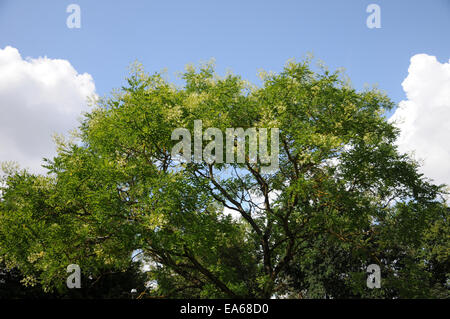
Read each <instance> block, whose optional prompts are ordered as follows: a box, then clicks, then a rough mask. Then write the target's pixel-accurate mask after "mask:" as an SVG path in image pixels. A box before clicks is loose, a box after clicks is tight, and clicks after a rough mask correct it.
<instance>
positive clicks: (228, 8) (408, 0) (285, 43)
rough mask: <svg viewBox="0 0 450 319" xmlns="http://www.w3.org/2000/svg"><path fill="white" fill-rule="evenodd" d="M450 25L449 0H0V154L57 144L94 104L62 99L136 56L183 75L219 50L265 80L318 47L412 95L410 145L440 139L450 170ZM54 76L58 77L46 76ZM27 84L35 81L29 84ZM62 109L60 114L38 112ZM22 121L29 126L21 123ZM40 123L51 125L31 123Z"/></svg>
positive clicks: (99, 83)
mask: <svg viewBox="0 0 450 319" xmlns="http://www.w3.org/2000/svg"><path fill="white" fill-rule="evenodd" d="M71 3H75V4H78V5H79V6H80V8H81V28H80V29H69V28H68V27H67V25H66V19H67V17H68V16H69V13H67V12H66V8H67V6H68V5H69V4H71ZM371 3H375V4H378V5H379V6H380V8H381V28H379V29H369V28H368V27H367V25H366V19H367V17H368V16H369V15H370V13H367V12H366V8H367V6H368V5H369V4H371ZM449 31H450V0H432V1H422V0H420V1H419V0H370V1H365V0H341V1H336V0H314V1H313V0H308V1H300V0H297V1H293V0H290V1H288V0H285V1H283V0H279V1H264V0H258V1H254V0H247V1H243V0H240V1H235V0H227V1H223V0H222V1H213V0H209V1H204V0H201V1H198V0H192V1H181V0H179V1H173V0H165V1H138V0H129V1H105V0H96V1H87V0H86V1H84V0H78V1H75V0H71V1H62V0H53V1H50V0H41V1H23V0H14V1H12V0H0V50H2V49H3V60H2V55H1V52H2V51H0V112H1V113H0V125H3V126H4V128H3V129H2V128H0V160H2V159H8V160H9V159H11V157H13V155H14V154H16V155H17V157H20V158H22V159H23V161H25V162H26V165H29V166H33V165H34V164H33V163H32V161H35V158H41V157H42V156H44V155H45V154H44V153H48V152H50V149H52V148H54V147H53V146H51V145H52V144H51V143H50V144H45V145H44V144H43V143H44V142H42V140H43V139H45V136H46V134H47V135H49V133H48V132H49V131H48V130H50V129H51V130H53V131H55V130H56V131H60V130H64V129H67V128H68V127H70V126H71V125H73V123H74V122H73V119H74V118H75V117H76V116H75V114H76V113H77V111H79V110H82V109H84V106H81V107H80V108H78V106H76V105H75V104H73V105H72V106H70V107H66V108H65V109H64V108H63V107H62V106H60V104H62V103H65V102H64V101H67V99H69V98H70V97H72V103H81V104H83V102H82V98H84V96H85V95H86V94H87V93H92V92H96V93H97V94H99V95H101V96H104V95H107V94H109V93H110V92H111V90H112V89H114V88H119V87H121V86H122V85H123V84H124V80H125V77H126V75H127V72H128V70H127V67H128V66H129V65H130V64H131V63H132V62H133V61H135V60H138V61H140V62H142V63H143V65H144V67H145V69H146V71H147V72H150V73H153V72H156V71H161V70H163V69H166V70H167V74H168V76H169V78H170V79H171V80H172V81H179V80H177V79H176V74H177V73H178V72H180V71H183V69H184V67H185V65H186V64H188V63H194V64H198V63H199V62H201V61H207V60H209V59H211V58H214V59H215V60H216V66H217V71H218V72H219V74H224V73H225V72H226V71H227V70H232V71H233V72H234V73H237V74H240V75H241V76H242V77H243V78H245V79H248V80H250V81H251V82H254V83H259V79H258V76H257V74H258V71H259V70H261V69H264V70H266V71H275V72H277V71H280V70H281V69H282V67H283V65H284V64H285V62H286V61H287V60H288V59H290V58H297V59H299V60H300V59H302V58H303V57H304V56H305V55H306V54H307V53H308V52H312V53H313V54H314V56H315V57H316V58H318V59H321V60H323V61H324V62H325V64H326V65H327V66H328V67H329V68H330V69H331V70H335V69H336V68H341V67H343V68H345V70H346V74H347V75H348V76H349V77H350V79H351V81H352V84H353V86H354V87H355V88H356V89H362V88H363V87H364V85H365V84H369V85H374V84H377V85H378V87H379V88H380V89H382V90H385V91H386V92H387V94H388V95H389V96H390V97H391V99H392V100H393V101H394V102H396V103H400V104H402V103H403V105H404V106H405V108H407V109H406V110H403V111H402V112H400V111H399V112H398V113H399V114H400V113H402V114H400V115H403V116H409V117H410V118H409V120H407V121H406V122H407V124H405V125H404V127H403V129H404V134H403V137H402V138H403V143H404V144H405V145H406V146H405V148H404V149H405V150H410V149H414V150H418V153H419V156H421V157H423V156H428V155H427V154H428V153H429V152H430V145H431V144H433V145H434V144H435V148H436V152H435V153H433V154H435V155H433V156H434V158H435V159H436V161H437V162H436V161H435V162H433V160H432V162H431V164H429V166H430V167H431V166H436V165H438V166H441V170H440V171H434V172H433V173H432V174H434V175H433V176H437V177H439V178H440V177H442V176H446V177H445V178H443V180H444V181H447V180H448V181H450V171H449V169H448V167H449V165H448V164H446V163H448V161H449V160H450V152H449V147H448V143H447V142H446V141H447V138H448V137H450V136H449V135H450V132H449V131H448V129H446V127H450V125H448V124H450V123H449V117H450V111H449V110H450V102H449V101H447V97H448V96H450V89H449V87H450V64H449V63H448V62H449V58H450V36H449ZM7 46H9V47H11V48H14V49H16V50H17V54H16V51H14V52H13V51H12V50H9V51H7V50H5V48H6V47H7ZM27 57H30V58H32V59H35V60H27V59H26V58H27ZM39 57H47V58H48V59H49V60H45V61H44V62H43V60H42V59H40V60H39V59H38V58H39ZM413 57H417V59H415V60H414V61H415V63H414V64H413V62H412V61H413V60H411V58H413ZM433 57H435V59H434V60H433ZM60 60H65V61H67V62H68V63H66V64H63V63H62V62H61V61H60ZM2 61H3V64H2ZM68 64H70V65H68ZM2 65H3V66H2ZM13 65H14V67H12V66H13ZM44 66H45V67H46V68H44ZM44 69H45V70H44ZM33 70H34V71H33ZM429 70H434V71H433V72H431V71H429ZM412 72H413V73H412ZM2 73H3V74H2ZM85 73H86V74H85ZM47 76H48V77H49V79H53V80H52V81H53V82H52V81H50V80H49V81H47V82H45V81H44V82H45V83H44V82H43V80H41V79H42V78H43V77H44V78H45V77H47ZM89 76H90V77H91V78H90V77H89ZM2 77H3V82H2ZM408 78H409V79H410V80H409V81H405V79H408ZM13 80H14V81H13ZM433 81H434V82H433ZM13 82H14V83H15V84H14V85H13V84H11V83H13ZM41 82H42V83H41ZM2 83H3V87H2ZM48 83H53V84H51V85H53V86H51V85H50V84H48ZM55 83H56V84H55ZM402 83H403V84H404V85H403V86H402ZM405 83H406V84H407V85H406V86H405ZM427 83H432V85H430V84H427ZM49 85H50V86H49ZM94 85H95V88H94ZM2 88H3V90H2ZM26 88H31V89H30V91H32V92H34V93H30V94H29V96H28V95H27V96H28V97H27V96H22V95H23V94H28V93H26V91H25V89H26ZM33 90H34V91H33ZM2 92H3V93H2ZM52 92H53V93H52ZM55 92H56V93H55ZM57 92H59V93H57ZM2 94H3V95H2ZM58 94H59V95H58ZM408 94H409V95H408ZM51 95H55V97H51V98H50V96H51ZM74 96H75V97H76V98H73V97H74ZM434 96H439V98H436V100H435V101H434V100H433V101H434V102H433V103H434V104H433V103H432V104H433V105H434V106H435V107H434V110H435V112H434V113H433V117H432V118H430V119H427V120H426V121H425V122H419V120H420V119H421V118H424V117H426V116H428V115H429V114H430V112H431V110H433V105H431V106H430V105H428V104H427V103H428V101H429V100H430V99H431V98H432V97H434ZM40 99H42V100H40ZM37 101H38V102H39V103H38V102H37ZM61 101H62V102H61ZM79 101H81V102H79ZM402 101H403V102H402ZM27 103H28V104H27ZM25 104H26V105H28V106H27V108H25V107H23V105H25ZM81 104H80V105H81ZM14 105H18V106H17V107H14ZM21 107H22V108H21ZM69 108H70V109H71V111H70V112H68V111H67V109H69ZM30 110H31V111H30ZM39 110H40V112H39ZM52 110H54V111H55V112H54V113H55V114H60V115H58V116H60V117H58V116H57V115H55V116H53V117H51V118H50V119H46V120H44V122H45V123H43V124H40V125H38V126H36V124H32V122H33V121H36V119H39V118H40V116H47V115H48V114H49V113H51V112H52ZM30 112H31V113H30ZM33 112H34V113H33ZM58 112H59V113H58ZM436 112H437V113H436ZM439 112H440V113H439ZM442 112H443V113H442ZM68 113H70V120H68V118H69V117H68V115H67V114H68ZM27 114H28V115H27ZM30 114H33V116H32V115H30ZM39 114H41V115H39ZM63 114H65V115H63ZM392 114H393V112H391V113H390V114H388V116H391V115H392ZM27 116H28V119H29V121H27V120H26V119H27V118H26V117H27ZM55 123H56V124H58V125H56V124H55ZM20 125H21V126H22V127H25V133H26V134H25V133H18V129H17V127H18V126H20ZM29 125H30V126H29ZM33 125H34V126H36V127H34V126H33ZM7 127H9V128H7ZM27 127H30V128H29V129H27ZM32 127H33V130H32ZM430 128H433V130H434V131H433V132H431V133H430V134H429V135H428V133H427V132H429V131H430ZM39 130H41V131H39ZM38 131H39V132H42V134H38V133H36V134H30V132H38ZM21 134H22V135H21ZM30 135H35V140H34V141H33V139H32V138H31V142H30ZM419 137H420V145H419V144H417V143H419V142H417V140H419ZM48 140H50V141H51V139H50V137H48ZM27 141H28V142H27ZM415 141H416V142H415ZM2 142H3V149H2V144H1V143H2ZM21 143H22V144H21ZM24 143H25V144H24ZM27 143H28V144H27ZM40 143H42V145H41V144H40ZM415 143H416V144H415ZM430 143H431V144H430ZM6 145H8V147H6ZM12 150H14V151H12ZM40 150H41V151H40ZM27 152H28V153H27ZM41 153H42V155H41ZM11 154H12V155H11ZM2 157H3V158H2ZM437 159H439V160H437ZM442 166H444V168H442ZM442 169H444V172H443V171H442Z"/></svg>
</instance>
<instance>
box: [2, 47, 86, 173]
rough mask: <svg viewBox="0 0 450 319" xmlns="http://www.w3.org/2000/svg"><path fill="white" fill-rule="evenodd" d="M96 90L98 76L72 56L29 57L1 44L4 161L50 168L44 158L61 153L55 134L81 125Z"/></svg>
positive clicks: (25, 166)
mask: <svg viewBox="0 0 450 319" xmlns="http://www.w3.org/2000/svg"><path fill="white" fill-rule="evenodd" d="M94 94H95V84H94V81H93V79H92V76H91V75H90V74H88V73H84V74H78V72H77V71H76V70H75V69H74V68H73V66H72V65H71V64H70V62H68V61H66V60H60V59H49V58H47V57H43V58H42V57H39V58H36V59H32V58H25V59H23V58H22V56H21V55H20V53H19V51H18V50H17V49H15V48H12V47H10V46H7V47H6V48H4V49H1V48H0V161H17V162H18V163H19V164H20V166H21V167H23V168H29V169H30V170H31V171H32V172H36V173H42V172H44V171H45V170H44V169H43V168H42V167H41V164H42V158H43V157H51V156H53V155H54V154H55V145H54V143H53V140H52V135H53V134H54V133H58V134H64V133H67V132H68V131H69V130H72V129H74V128H75V127H77V126H78V119H79V118H80V116H81V113H82V112H84V111H87V110H88V107H87V97H89V96H93V95H94Z"/></svg>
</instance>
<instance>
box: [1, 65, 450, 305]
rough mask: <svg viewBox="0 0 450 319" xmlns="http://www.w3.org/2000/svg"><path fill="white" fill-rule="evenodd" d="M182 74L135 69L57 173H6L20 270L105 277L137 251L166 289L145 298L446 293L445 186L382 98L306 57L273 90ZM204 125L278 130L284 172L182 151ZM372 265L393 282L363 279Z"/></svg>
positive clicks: (11, 258)
mask: <svg viewBox="0 0 450 319" xmlns="http://www.w3.org/2000/svg"><path fill="white" fill-rule="evenodd" d="M183 79H184V81H185V84H184V86H183V87H176V86H174V85H172V84H171V83H169V82H168V81H166V80H164V79H163V77H162V76H161V75H160V74H158V73H156V74H154V75H151V76H150V75H147V74H145V73H144V72H143V70H142V68H141V67H140V66H136V68H135V69H134V71H133V72H132V73H131V75H130V77H129V78H128V85H127V86H126V87H123V88H122V89H121V90H119V91H118V92H115V93H114V94H112V96H111V97H109V98H104V99H100V100H99V101H98V103H97V106H96V107H95V108H94V109H93V110H92V111H91V112H90V113H87V114H86V115H85V118H84V120H83V121H82V123H81V126H80V128H79V133H78V138H79V141H78V142H77V141H75V142H74V141H72V142H64V141H60V142H59V144H58V150H59V151H58V156H56V157H55V158H53V159H52V160H47V164H46V167H47V168H48V171H49V174H48V176H36V175H32V174H29V173H27V172H23V171H15V172H10V174H8V175H7V179H6V180H5V186H4V187H3V188H2V197H1V202H0V255H1V256H2V257H3V259H4V260H5V261H6V262H7V263H8V264H9V265H10V266H11V267H16V268H18V269H20V271H21V272H22V273H23V274H24V275H25V276H27V278H29V281H30V283H34V282H39V283H40V284H42V285H43V287H45V288H46V289H52V288H53V287H61V286H62V285H64V283H65V276H66V274H65V267H66V266H67V265H68V264H71V263H77V264H79V265H80V267H81V269H82V270H83V269H88V270H89V272H90V273H91V274H92V276H99V275H100V273H101V271H102V269H105V268H111V269H122V270H123V269H126V268H127V267H128V266H129V264H130V256H131V254H132V252H134V251H136V250H138V251H140V252H141V253H142V255H143V256H144V258H145V259H146V260H147V263H148V265H149V267H150V271H149V272H148V273H147V275H148V278H147V280H149V281H152V282H153V283H155V284H154V285H152V286H151V287H150V288H148V289H146V290H145V292H144V293H143V294H141V296H146V297H156V296H158V297H198V298H212V297H215V298H223V297H255V298H269V297H271V296H274V295H275V296H288V297H289V296H290V297H334V298H358V297H388V298H392V297H448V291H447V289H446V288H447V287H446V284H447V280H448V278H449V269H448V266H447V265H448V264H449V263H448V261H449V250H448V235H449V227H448V212H449V211H448V207H447V204H446V202H445V199H444V198H443V195H444V186H443V185H434V184H433V183H432V182H431V181H429V180H427V179H426V178H425V177H423V176H422V175H421V174H419V173H418V165H417V163H416V162H415V161H414V160H413V159H412V158H410V157H409V156H408V155H406V154H400V153H399V151H398V150H397V147H396V145H395V139H396V137H397V135H398V131H397V129H396V128H395V126H393V125H392V124H391V123H389V122H388V121H387V120H386V118H385V117H384V115H383V112H384V111H385V110H389V109H391V108H392V107H393V103H392V102H391V101H390V100H389V98H388V97H387V96H386V95H385V94H383V93H382V92H380V91H379V90H377V89H371V90H365V91H362V92H358V91H356V90H355V89H353V88H351V87H350V86H349V85H348V84H347V83H346V82H345V81H343V80H342V79H341V77H340V74H339V73H337V72H335V73H330V72H329V71H327V70H324V69H322V70H319V71H317V72H315V71H313V69H312V67H311V66H310V61H309V60H306V61H303V62H300V63H297V62H289V63H288V64H287V65H286V66H285V68H284V69H283V71H282V72H281V73H279V74H269V75H267V74H266V75H263V84H262V86H260V87H256V86H252V85H250V84H249V83H248V82H246V81H244V80H242V79H241V78H240V77H239V76H236V75H227V76H225V77H219V76H217V75H216V73H215V71H214V68H213V66H212V65H211V64H205V65H203V66H201V67H200V68H199V69H198V70H196V69H195V68H193V67H190V68H188V69H187V71H186V72H185V73H184V74H183ZM195 120H202V123H203V127H204V128H207V127H211V128H212V127H214V128H218V129H219V130H220V131H222V132H225V131H226V128H243V129H244V130H246V129H249V128H269V129H271V128H272V129H273V128H278V129H279V141H280V147H279V169H278V170H276V171H274V172H270V173H267V172H265V171H264V170H262V167H263V166H264V165H263V164H262V163H261V162H257V163H254V162H252V161H251V160H250V158H249V153H250V151H249V148H248V147H247V148H246V153H245V155H246V160H245V162H244V163H236V162H233V163H218V162H212V163H207V162H205V161H203V162H195V161H189V162H185V161H182V160H180V159H179V158H178V157H174V156H172V152H171V150H172V149H173V147H174V145H175V144H176V143H178V141H174V140H172V138H171V136H172V132H173V131H174V130H175V129H177V128H186V129H188V130H189V131H190V133H191V135H192V136H194V121H195ZM205 145H206V143H205V142H204V143H203V145H202V146H203V147H204V146H205ZM236 148H237V145H236V144H235V146H234V149H236ZM216 152H217V150H216ZM225 152H226V150H225V147H224V150H223V153H224V154H225ZM191 154H192V152H191ZM224 209H226V210H227V211H233V212H234V213H236V214H237V215H238V216H240V218H239V219H234V218H232V217H231V216H230V215H228V214H225V213H224ZM372 263H376V264H378V265H380V267H381V271H382V277H383V278H382V280H383V284H382V288H381V289H374V290H370V289H368V288H367V287H366V278H367V273H366V267H367V266H368V265H369V264H372Z"/></svg>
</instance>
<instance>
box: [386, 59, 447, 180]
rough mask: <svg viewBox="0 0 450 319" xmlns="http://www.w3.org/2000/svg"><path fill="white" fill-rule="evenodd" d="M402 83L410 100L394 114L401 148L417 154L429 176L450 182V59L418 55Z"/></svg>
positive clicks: (424, 171) (422, 169)
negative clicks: (444, 61)
mask: <svg viewBox="0 0 450 319" xmlns="http://www.w3.org/2000/svg"><path fill="white" fill-rule="evenodd" d="M402 87H403V90H404V91H405V93H406V97H407V100H404V101H401V102H400V104H399V107H398V108H397V110H396V111H395V113H394V114H393V116H392V117H391V118H390V120H391V121H394V122H395V123H396V126H397V127H399V128H400V130H401V135H400V138H399V141H398V145H399V149H400V151H401V152H406V153H410V154H411V153H412V154H414V157H415V158H416V159H417V160H419V162H420V163H422V164H423V165H422V167H421V172H422V173H423V174H424V175H425V176H426V177H429V178H431V179H433V180H434V182H435V183H437V184H447V185H450V143H449V139H450V60H449V62H447V63H440V62H439V61H438V60H437V59H436V57H434V56H430V55H427V54H417V55H414V56H413V57H412V58H411V63H410V66H409V69H408V76H407V77H406V79H405V80H404V81H403V83H402Z"/></svg>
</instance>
